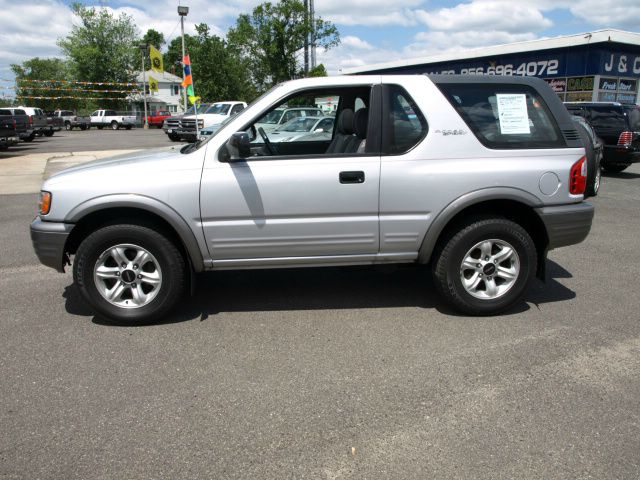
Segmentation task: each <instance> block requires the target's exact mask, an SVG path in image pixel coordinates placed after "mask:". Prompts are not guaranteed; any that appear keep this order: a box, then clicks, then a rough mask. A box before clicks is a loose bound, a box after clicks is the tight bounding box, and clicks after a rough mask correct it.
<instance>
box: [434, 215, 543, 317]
mask: <svg viewBox="0 0 640 480" xmlns="http://www.w3.org/2000/svg"><path fill="white" fill-rule="evenodd" d="M536 262H537V253H536V248H535V245H534V243H533V240H532V239H531V236H530V235H529V234H528V233H527V231H526V230H525V229H524V228H522V227H521V226H520V225H518V224H517V223H515V222H512V221H510V220H507V219H504V218H486V219H479V218H476V219H472V220H471V221H469V222H467V223H466V224H464V225H463V226H462V227H461V228H460V229H459V230H457V231H454V232H452V233H451V234H450V235H449V236H448V237H447V238H446V239H445V241H444V242H442V244H441V245H440V246H439V249H438V250H437V251H436V257H435V259H434V262H433V265H432V271H433V278H434V282H435V285H436V288H437V289H438V291H439V292H440V294H441V295H443V296H444V298H445V299H446V301H447V302H448V303H449V304H450V305H451V306H453V307H454V308H455V309H457V310H459V311H461V312H463V313H466V314H471V315H493V314H497V313H500V312H502V311H504V310H506V309H508V308H510V307H511V306H513V305H514V304H516V303H518V302H520V301H521V300H522V298H523V297H524V295H525V294H526V291H527V288H528V287H529V285H530V283H531V281H532V280H533V278H534V277H535V271H536V265H537V263H536Z"/></svg>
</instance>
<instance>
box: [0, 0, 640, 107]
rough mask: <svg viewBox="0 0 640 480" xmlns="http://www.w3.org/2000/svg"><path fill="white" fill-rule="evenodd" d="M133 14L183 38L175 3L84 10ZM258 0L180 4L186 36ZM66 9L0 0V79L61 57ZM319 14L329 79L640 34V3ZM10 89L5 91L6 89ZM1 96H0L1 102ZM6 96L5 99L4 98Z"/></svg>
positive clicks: (351, 1) (220, 28) (368, 7)
mask: <svg viewBox="0 0 640 480" xmlns="http://www.w3.org/2000/svg"><path fill="white" fill-rule="evenodd" d="M81 3H84V4H86V5H95V6H103V7H105V8H109V9H111V10H113V12H114V13H115V14H120V13H121V12H124V13H127V14H129V15H131V16H132V17H133V19H134V21H135V22H136V24H137V26H138V29H139V30H140V32H141V34H144V32H146V31H147V29H149V28H154V29H156V30H159V31H160V32H162V33H163V34H164V36H165V39H167V40H171V39H173V38H175V37H176V36H178V35H179V34H180V27H179V17H178V15H177V11H176V7H177V5H178V0H153V1H147V0H102V1H84V2H81ZM259 3H262V1H261V0H182V4H183V5H187V6H189V9H190V10H189V15H188V16H187V17H186V21H185V31H186V33H194V32H195V30H194V25H195V24H197V23H201V22H204V23H207V24H208V25H209V26H210V27H211V30H212V32H213V33H215V34H217V35H220V36H223V37H224V35H225V34H226V32H227V30H228V28H229V27H231V26H233V25H234V24H235V21H236V19H237V17H238V15H239V14H241V13H250V12H251V10H252V8H253V7H254V6H256V5H257V4H259ZM70 4H71V2H70V1H69V0H23V1H17V0H0V25H2V28H1V29H0V80H11V79H12V78H13V75H12V74H11V71H10V68H9V66H10V64H12V63H21V62H23V61H25V60H28V59H29V58H32V57H35V56H38V57H56V56H60V51H59V49H58V47H57V46H56V40H57V39H58V38H60V37H63V36H65V35H66V34H67V33H68V32H69V31H70V30H71V27H72V25H73V23H74V22H77V20H76V19H74V16H73V15H72V13H71V10H70V7H69V6H70ZM315 9H316V14H317V15H318V16H320V17H322V18H323V19H325V20H330V21H332V22H333V23H334V24H335V25H336V26H337V27H338V30H339V31H340V35H341V40H342V42H341V45H340V46H338V47H336V48H333V49H331V50H329V51H323V50H322V49H319V50H318V52H317V58H318V63H323V64H324V65H325V66H326V67H327V70H328V71H329V74H339V73H340V72H341V70H342V69H344V68H350V67H358V66H362V65H371V64H375V63H381V62H389V61H395V60H404V59H409V58H415V57H425V56H430V55H435V54H438V53H444V52H450V51H460V50H465V49H470V48H477V47H482V46H489V45H500V44H505V43H512V42H518V41H525V40H533V39H538V38H546V37H556V36H560V35H568V34H576V33H583V32H589V31H594V30H599V29H602V28H617V29H621V30H628V31H635V32H638V31H640V20H639V19H640V0H467V1H464V2H459V1H445V0H315ZM2 85H4V86H5V87H6V86H7V85H8V83H7V82H5V83H0V86H2ZM5 92H6V88H5V91H0V96H2V95H3V93H5ZM5 94H6V93H5Z"/></svg>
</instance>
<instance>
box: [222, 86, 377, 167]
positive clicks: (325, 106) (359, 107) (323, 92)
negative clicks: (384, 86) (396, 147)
mask: <svg viewBox="0 0 640 480" xmlns="http://www.w3.org/2000/svg"><path fill="white" fill-rule="evenodd" d="M372 91H373V88H372V87H371V86H370V85H367V86H355V87H333V88H321V89H310V90H306V91H302V92H297V93H295V94H293V95H292V96H290V97H287V98H285V99H284V100H283V101H281V102H280V103H279V104H277V105H273V106H272V107H271V108H270V109H269V110H267V111H264V112H262V113H261V114H260V115H259V116H258V117H257V118H256V119H255V120H253V121H252V122H251V123H250V124H248V125H246V127H245V128H244V129H243V130H244V131H246V132H247V136H248V138H249V139H250V145H249V147H250V148H249V150H250V151H249V152H247V149H246V148H245V149H243V152H244V153H243V154H240V153H239V150H237V149H236V148H235V145H237V144H238V142H239V141H240V140H239V139H237V138H236V139H234V137H232V138H231V139H230V140H229V141H228V142H227V145H226V147H225V148H223V149H222V150H221V153H220V161H223V162H224V161H230V159H236V160H237V159H238V158H237V157H238V155H239V156H240V157H241V158H243V159H246V160H247V161H256V160H269V159H271V158H298V157H299V158H310V157H311V158H315V157H318V156H354V155H366V154H376V153H378V152H379V143H377V142H375V141H370V142H368V141H367V139H368V133H369V132H368V130H369V124H370V123H371V124H372V125H375V124H376V122H370V117H371V102H372ZM334 105H338V108H337V109H336V108H335V107H334ZM377 123H379V122H377ZM376 127H377V125H376ZM236 135H237V134H236ZM240 143H242V142H240Z"/></svg>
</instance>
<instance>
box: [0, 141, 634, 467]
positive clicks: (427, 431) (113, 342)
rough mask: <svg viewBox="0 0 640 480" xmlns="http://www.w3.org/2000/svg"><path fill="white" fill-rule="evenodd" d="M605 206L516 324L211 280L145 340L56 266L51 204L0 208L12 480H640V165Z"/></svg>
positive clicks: (344, 282) (277, 283)
mask: <svg viewBox="0 0 640 480" xmlns="http://www.w3.org/2000/svg"><path fill="white" fill-rule="evenodd" d="M137 132H138V131H136V130H134V131H132V132H130V133H132V134H136V133H137ZM86 133H87V132H77V134H78V135H83V134H86ZM95 133H99V134H103V135H105V138H106V135H109V133H110V132H105V131H103V132H95ZM72 135H76V133H72ZM54 139H55V137H54ZM47 140H48V139H47ZM66 149H67V150H68V149H69V148H68V146H67V147H66ZM594 203H595V204H596V218H595V223H594V226H593V230H592V233H591V235H590V236H589V237H588V238H587V240H586V241H585V242H584V243H583V244H580V245H576V246H572V247H567V248H564V249H560V250H557V251H554V252H551V254H550V257H549V261H548V262H549V263H548V274H549V279H548V282H547V283H546V284H542V283H536V285H535V287H534V289H533V290H532V291H531V293H530V294H529V295H528V297H527V303H526V305H522V306H521V307H519V308H517V309H516V310H514V311H512V312H509V313H508V314H506V315H503V316H499V317H488V318H469V317H462V316H458V315H456V314H454V313H453V312H451V311H449V310H448V309H447V308H445V307H444V306H443V305H442V304H441V303H440V302H439V301H438V299H437V298H436V296H435V292H434V290H433V288H432V285H431V281H430V280H429V277H428V275H427V271H426V270H424V269H418V268H408V267H406V268H389V267H386V268H384V269H378V268H347V269H336V268H327V269H297V270H273V271H244V272H220V273H213V274H208V275H206V276H203V277H202V278H200V279H199V286H198V288H197V290H196V292H195V297H194V298H187V299H185V300H184V305H183V306H182V308H180V310H179V311H178V312H177V313H176V314H175V315H174V316H173V317H171V318H170V319H168V320H167V321H166V322H165V323H162V324H159V325H150V326H144V327H130V326H124V325H118V324H113V323H110V322H107V321H104V320H102V319H100V318H96V317H94V316H93V315H92V313H91V311H90V310H88V309H87V307H86V306H84V304H83V303H82V302H81V300H80V299H79V297H78V294H77V292H76V290H75V288H74V287H73V286H72V282H71V275H70V273H67V274H64V275H60V274H57V273H56V272H54V271H53V270H50V269H47V268H46V267H43V266H40V265H39V264H38V262H37V259H36V257H35V255H34V254H33V251H32V249H31V245H30V240H29V234H28V224H29V222H30V221H31V219H32V218H33V216H34V213H35V209H36V196H35V195H31V194H29V195H4V196H0V225H1V228H0V244H1V245H3V253H2V255H1V256H0V272H1V275H0V304H1V305H2V310H1V314H0V342H1V344H0V378H1V379H2V389H1V390H0V404H1V405H2V407H3V408H2V409H0V431H1V432H2V435H1V436H0V477H2V478H65V479H72V478H216V479H222V478H225V479H226V478H254V479H271V478H273V479H283V478H314V479H315V478H321V479H342V478H349V479H350V478H387V479H409V478H415V479H426V478H437V479H439V478H469V479H482V478H498V479H500V478H505V479H506V478H510V479H514V478H515V479H528V478H531V479H541V478H581V479H587V478H596V479H608V478H611V479H631V478H639V477H640V455H638V452H640V322H639V319H640V313H638V312H640V295H638V292H637V289H638V271H639V265H640V260H639V255H638V251H639V249H638V246H639V240H638V239H639V238H640V207H639V205H640V165H635V166H633V167H631V168H629V169H628V171H627V172H624V173H622V174H620V175H617V176H612V177H606V178H604V184H603V187H602V189H601V194H600V196H599V197H597V198H596V199H595V200H594Z"/></svg>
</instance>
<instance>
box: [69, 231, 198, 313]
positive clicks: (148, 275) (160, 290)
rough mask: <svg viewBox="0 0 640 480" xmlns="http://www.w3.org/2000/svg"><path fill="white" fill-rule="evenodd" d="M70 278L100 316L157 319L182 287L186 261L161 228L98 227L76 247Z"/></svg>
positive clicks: (173, 301) (169, 305)
mask: <svg viewBox="0 0 640 480" xmlns="http://www.w3.org/2000/svg"><path fill="white" fill-rule="evenodd" d="M73 277H74V281H75V283H76V285H77V287H78V289H79V290H80V293H81V294H82V296H83V298H84V299H85V300H86V301H87V302H88V303H89V304H90V305H91V306H92V307H93V308H94V309H95V310H96V311H97V312H98V313H99V314H100V315H102V316H104V317H107V318H111V319H114V320H117V321H122V322H129V323H144V322H151V321H159V320H161V319H162V318H163V317H165V316H166V315H167V314H168V313H169V312H170V311H171V309H172V308H173V307H174V306H175V305H176V303H177V302H178V300H179V299H180V297H181V296H182V294H183V293H184V291H185V285H186V278H187V271H186V263H185V260H184V258H183V256H182V255H181V254H180V252H179V251H178V249H177V248H176V246H175V245H174V243H173V242H171V241H170V240H169V239H168V238H167V237H166V236H165V235H164V234H163V233H161V232H159V231H156V230H154V229H151V228H149V227H145V226H141V225H131V224H121V225H110V226H106V227H103V228H100V229H98V230H96V231H95V232H93V233H92V234H91V235H89V236H88V237H87V238H86V239H85V240H84V241H83V242H82V243H81V244H80V246H79V247H78V251H77V252H76V256H75V259H74V263H73Z"/></svg>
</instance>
